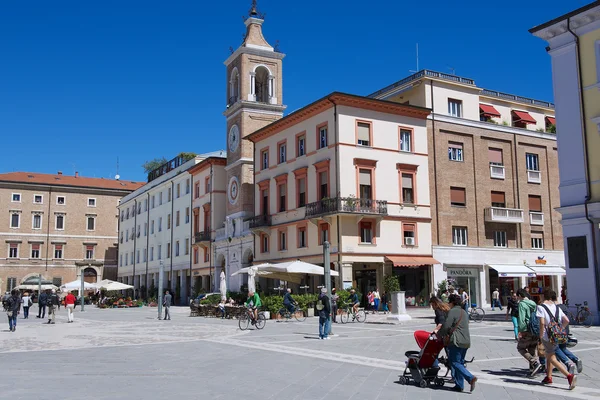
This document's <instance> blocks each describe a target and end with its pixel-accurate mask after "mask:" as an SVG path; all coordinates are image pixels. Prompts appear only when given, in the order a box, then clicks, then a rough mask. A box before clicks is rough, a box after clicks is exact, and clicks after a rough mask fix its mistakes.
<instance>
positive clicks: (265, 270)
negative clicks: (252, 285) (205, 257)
mask: <svg viewBox="0 0 600 400" xmlns="http://www.w3.org/2000/svg"><path fill="white" fill-rule="evenodd" d="M251 270H255V271H256V275H259V276H263V277H265V278H270V279H279V280H282V281H287V282H294V283H300V282H302V276H303V275H306V274H308V275H325V269H324V268H323V267H320V266H318V265H315V264H310V263H307V262H304V261H300V260H296V261H290V262H286V263H279V264H271V263H265V264H258V265H253V266H251V267H246V268H242V269H240V270H239V271H236V272H234V273H233V274H231V276H234V275H238V274H249V273H250V271H251ZM331 276H339V273H338V272H337V271H331Z"/></svg>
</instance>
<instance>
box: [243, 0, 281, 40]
mask: <svg viewBox="0 0 600 400" xmlns="http://www.w3.org/2000/svg"><path fill="white" fill-rule="evenodd" d="M264 18H265V15H264V14H263V13H261V12H260V11H258V5H257V4H256V0H252V6H251V7H250V10H249V11H248V18H246V21H244V24H246V36H245V37H244V43H242V47H250V48H257V49H262V50H269V51H274V50H273V47H272V46H271V45H270V44H269V43H268V42H267V41H266V39H265V37H264V36H263V34H262V24H263V22H264V21H265V19H264Z"/></svg>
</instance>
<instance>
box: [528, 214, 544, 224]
mask: <svg viewBox="0 0 600 400" xmlns="http://www.w3.org/2000/svg"><path fill="white" fill-rule="evenodd" d="M529 223H530V224H531V225H544V213H541V212H536V211H529Z"/></svg>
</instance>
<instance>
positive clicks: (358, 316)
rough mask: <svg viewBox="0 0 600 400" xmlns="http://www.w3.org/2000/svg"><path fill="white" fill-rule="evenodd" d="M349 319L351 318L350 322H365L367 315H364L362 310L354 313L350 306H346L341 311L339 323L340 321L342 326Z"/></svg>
mask: <svg viewBox="0 0 600 400" xmlns="http://www.w3.org/2000/svg"><path fill="white" fill-rule="evenodd" d="M350 317H352V321H356V322H365V321H366V320H367V314H366V313H365V310H364V309H362V308H359V309H358V311H357V312H356V313H355V312H354V309H353V308H352V307H351V306H348V307H346V308H345V309H343V310H342V312H341V314H340V321H342V324H345V323H348V322H349V321H350Z"/></svg>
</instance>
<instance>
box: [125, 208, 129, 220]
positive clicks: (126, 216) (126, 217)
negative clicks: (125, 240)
mask: <svg viewBox="0 0 600 400" xmlns="http://www.w3.org/2000/svg"><path fill="white" fill-rule="evenodd" d="M125 219H129V207H127V214H126V215H125Z"/></svg>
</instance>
